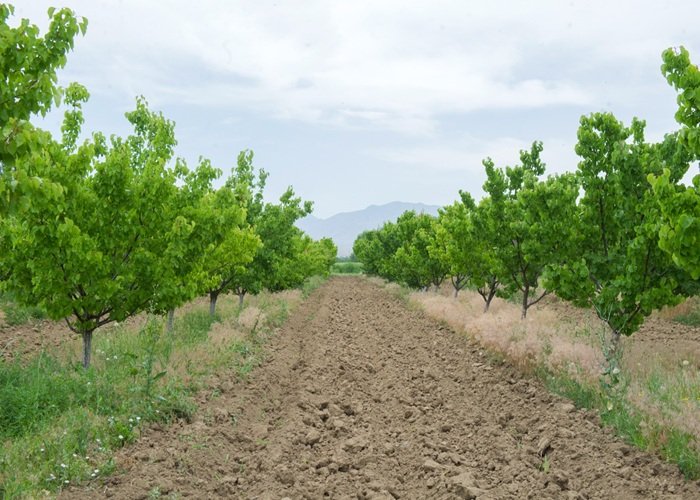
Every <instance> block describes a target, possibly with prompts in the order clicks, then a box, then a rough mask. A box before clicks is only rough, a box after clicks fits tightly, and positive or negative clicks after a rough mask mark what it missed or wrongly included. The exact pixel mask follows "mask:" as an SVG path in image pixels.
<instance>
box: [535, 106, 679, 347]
mask: <svg viewBox="0 0 700 500" xmlns="http://www.w3.org/2000/svg"><path fill="white" fill-rule="evenodd" d="M576 152H577V154H578V155H579V156H580V157H581V161H580V162H579V165H578V171H577V176H578V179H579V181H580V185H581V187H582V189H583V195H582V197H581V199H580V201H579V224H578V228H577V230H578V232H579V234H580V239H579V240H578V241H577V242H576V249H577V258H575V259H571V260H570V261H569V262H567V263H561V264H559V265H558V266H556V267H555V268H553V269H552V273H551V275H550V276H549V277H548V280H547V281H548V282H549V283H550V286H552V287H554V288H555V289H556V292H557V294H558V295H559V296H561V297H562V298H564V299H568V300H571V301H573V302H574V303H576V304H578V305H581V306H587V307H593V308H594V310H595V311H596V313H597V314H598V316H599V317H600V318H601V319H602V320H603V321H605V322H606V323H607V324H608V325H609V327H610V329H611V332H612V342H611V344H612V345H611V350H610V354H611V355H614V354H615V353H616V351H617V346H618V342H619V339H620V336H621V335H631V334H632V333H634V332H635V331H636V330H637V329H638V328H639V326H640V325H641V324H642V322H643V321H644V318H645V317H646V316H648V315H649V314H650V313H651V312H652V311H653V310H655V309H660V308H661V307H663V306H666V305H671V304H676V303H677V302H679V301H680V300H681V298H682V297H683V296H684V295H685V294H687V293H691V290H692V288H693V285H692V283H690V282H689V281H688V280H687V276H685V275H684V274H683V273H682V272H681V271H679V270H678V269H676V268H675V266H673V263H672V261H671V258H670V256H669V255H668V254H667V253H665V252H663V251H662V250H661V249H660V248H659V230H660V226H661V218H660V211H659V208H658V204H657V202H656V200H655V198H654V196H653V193H652V189H651V186H650V184H649V183H648V182H647V176H648V175H650V174H653V175H660V174H661V173H662V172H663V171H664V169H667V175H668V176H669V179H671V180H672V181H673V182H677V181H678V180H679V179H680V178H681V177H682V176H683V174H684V173H685V172H686V170H687V168H688V160H689V157H688V155H687V154H686V153H685V152H684V151H683V148H682V147H680V145H679V144H678V141H677V137H676V135H669V136H666V138H665V139H664V141H663V142H662V143H660V144H648V143H646V142H645V141H644V122H643V121H640V120H637V119H634V120H633V121H632V124H631V126H630V127H626V126H624V125H623V123H621V122H619V121H618V120H617V119H615V117H614V116H613V115H612V114H610V113H594V114H592V115H590V116H584V117H582V118H581V125H580V127H579V131H578V144H577V145H576Z"/></svg>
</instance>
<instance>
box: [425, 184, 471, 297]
mask: <svg viewBox="0 0 700 500" xmlns="http://www.w3.org/2000/svg"><path fill="white" fill-rule="evenodd" d="M474 210H475V205H474V200H473V199H472V197H471V196H469V195H468V194H467V193H462V201H458V202H455V203H453V204H452V205H448V206H446V207H443V208H441V209H440V210H439V215H438V220H437V224H436V225H435V238H434V240H433V243H432V245H431V246H430V247H429V249H428V251H429V252H430V255H431V257H432V258H434V259H437V260H438V261H440V262H441V263H442V265H443V266H444V268H445V269H446V270H447V273H448V275H449V276H450V281H451V282H452V287H453V288H454V296H455V297H457V295H458V294H459V291H460V290H462V289H463V288H464V287H465V286H467V284H468V283H469V280H470V278H471V273H472V270H473V262H474V260H475V259H476V258H478V256H477V255H475V253H476V251H477V250H478V249H477V248H475V242H474V238H473V236H474V231H473V224H472V220H471V219H472V216H473V214H474Z"/></svg>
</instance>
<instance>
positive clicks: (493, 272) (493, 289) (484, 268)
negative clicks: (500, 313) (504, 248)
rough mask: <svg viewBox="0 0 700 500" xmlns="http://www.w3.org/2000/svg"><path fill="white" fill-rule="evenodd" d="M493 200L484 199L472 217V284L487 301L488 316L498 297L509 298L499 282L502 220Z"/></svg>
mask: <svg viewBox="0 0 700 500" xmlns="http://www.w3.org/2000/svg"><path fill="white" fill-rule="evenodd" d="M491 214H492V206H491V198H489V197H488V196H486V197H484V198H483V199H482V200H481V202H480V203H479V205H478V206H477V207H476V208H475V209H474V211H473V213H472V217H471V231H470V234H469V237H470V238H471V241H472V253H471V256H472V258H471V259H470V260H469V281H470V282H471V283H472V285H473V286H474V287H476V291H477V293H478V294H479V295H481V298H482V299H484V313H486V312H488V310H489V307H491V302H492V301H493V299H494V297H496V296H499V294H500V295H501V296H506V295H505V292H504V291H503V290H502V288H501V282H500V281H499V277H498V276H499V273H500V267H499V260H498V245H499V243H501V233H500V232H499V226H500V220H498V219H496V218H494V217H492V216H491Z"/></svg>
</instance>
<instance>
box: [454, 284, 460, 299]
mask: <svg viewBox="0 0 700 500" xmlns="http://www.w3.org/2000/svg"><path fill="white" fill-rule="evenodd" d="M454 288H455V291H454V293H453V294H452V297H453V298H455V299H456V298H457V296H458V295H459V288H457V287H454Z"/></svg>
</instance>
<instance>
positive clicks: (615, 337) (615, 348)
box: [610, 330, 620, 357]
mask: <svg viewBox="0 0 700 500" xmlns="http://www.w3.org/2000/svg"><path fill="white" fill-rule="evenodd" d="M619 349H620V332H618V331H615V330H613V332H612V337H611V338H610V357H614V356H617V354H618V352H619Z"/></svg>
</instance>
